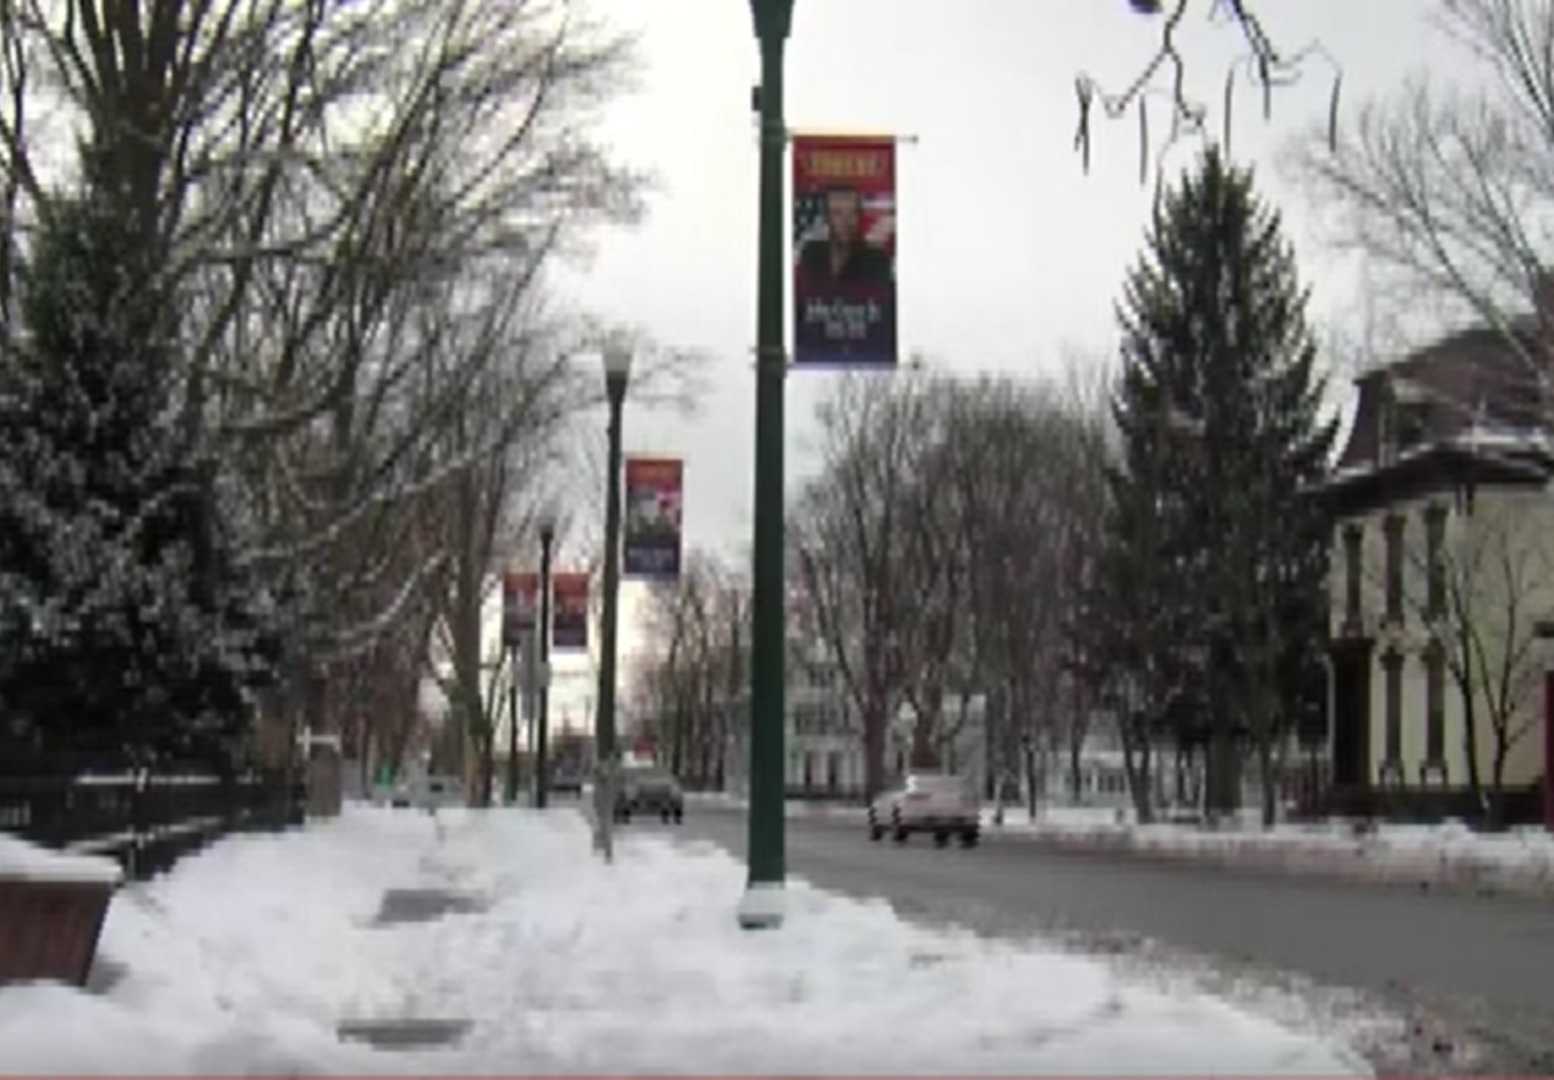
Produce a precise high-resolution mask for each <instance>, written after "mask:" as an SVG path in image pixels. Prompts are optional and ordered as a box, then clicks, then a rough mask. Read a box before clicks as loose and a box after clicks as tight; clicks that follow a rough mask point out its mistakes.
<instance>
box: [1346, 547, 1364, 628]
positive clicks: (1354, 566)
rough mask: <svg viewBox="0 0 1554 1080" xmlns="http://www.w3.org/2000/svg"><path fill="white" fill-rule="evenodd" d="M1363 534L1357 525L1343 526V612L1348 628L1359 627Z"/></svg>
mask: <svg viewBox="0 0 1554 1080" xmlns="http://www.w3.org/2000/svg"><path fill="white" fill-rule="evenodd" d="M1363 538H1364V533H1363V532H1362V531H1361V529H1360V527H1359V526H1358V525H1345V526H1344V575H1345V576H1344V611H1345V618H1346V620H1347V621H1348V623H1349V625H1350V626H1353V627H1358V626H1359V625H1360V570H1361V564H1360V559H1361V556H1362V551H1361V547H1360V543H1361V540H1362V539H1363Z"/></svg>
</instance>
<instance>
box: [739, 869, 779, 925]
mask: <svg viewBox="0 0 1554 1080" xmlns="http://www.w3.org/2000/svg"><path fill="white" fill-rule="evenodd" d="M786 908H787V900H786V897H785V895H784V893H783V888H782V883H781V882H759V881H758V882H752V883H751V884H750V885H749V886H748V887H747V888H746V889H745V895H744V896H742V897H740V900H739V911H738V916H739V927H740V929H741V930H776V929H778V928H779V927H781V926H782V917H783V913H784V911H785V910H786Z"/></svg>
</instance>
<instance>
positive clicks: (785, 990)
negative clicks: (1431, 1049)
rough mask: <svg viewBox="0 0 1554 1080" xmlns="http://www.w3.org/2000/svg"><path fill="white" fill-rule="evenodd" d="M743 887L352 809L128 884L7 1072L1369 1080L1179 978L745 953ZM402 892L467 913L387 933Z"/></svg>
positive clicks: (562, 831) (686, 865) (974, 942)
mask: <svg viewBox="0 0 1554 1080" xmlns="http://www.w3.org/2000/svg"><path fill="white" fill-rule="evenodd" d="M743 885H744V868H743V866H742V865H741V864H740V863H738V862H736V861H735V860H734V859H732V858H731V857H730V856H728V855H727V854H725V853H723V852H722V851H721V850H719V849H716V848H714V847H712V846H710V845H700V844H683V845H682V844H678V843H676V842H675V841H673V840H670V839H668V838H665V837H663V836H654V835H645V834H638V835H628V836H626V837H624V838H623V839H622V841H621V843H620V847H619V850H618V852H617V858H616V861H615V863H614V865H612V866H606V865H604V864H602V863H601V862H600V861H599V860H597V859H595V858H594V857H592V856H591V854H590V852H589V836H588V829H587V826H586V824H585V823H584V821H583V820H582V817H581V815H579V814H577V813H576V812H575V811H568V810H564V809H556V810H551V811H547V812H539V813H536V812H533V811H526V810H498V811H490V812H485V813H480V812H473V811H444V812H441V813H439V814H438V816H437V817H436V818H435V819H433V818H432V817H430V816H428V815H425V814H422V813H418V812H414V811H404V810H400V811H393V810H384V809H377V808H370V807H364V806H351V807H348V808H347V811H346V813H345V814H344V815H343V816H342V817H341V818H340V819H338V820H334V821H330V822H327V823H319V824H312V825H310V826H309V827H308V828H306V829H303V830H297V831H293V832H289V833H284V834H269V835H246V836H234V837H230V838H227V839H225V840H223V841H221V842H219V843H217V844H216V845H214V846H213V847H211V848H210V849H208V850H206V851H204V852H202V853H200V854H198V855H196V856H191V857H189V858H187V859H185V860H183V861H182V862H180V863H179V864H178V865H177V866H176V867H175V868H174V870H173V871H172V872H171V873H170V874H168V875H166V876H164V877H162V878H159V879H157V880H154V881H152V882H149V883H142V884H131V885H127V886H125V887H124V888H123V889H122V890H121V891H120V893H119V894H118V896H117V897H116V898H115V900H114V902H113V906H112V908H111V909H110V913H109V917H108V921H107V924H106V926H105V928H104V932H103V939H102V945H101V950H100V953H99V964H100V965H101V966H102V968H103V970H104V971H108V972H114V973H116V976H117V977H116V979H115V980H114V981H112V982H111V984H110V985H108V987H107V988H106V989H105V990H100V991H98V992H87V991H79V990H74V989H70V988H66V987H63V986H56V985H40V984H34V985H23V986H10V987H4V988H0V1073H31V1074H40V1073H41V1074H66V1073H68V1074H75V1075H83V1074H94V1073H114V1074H119V1075H123V1074H128V1073H158V1074H164V1075H169V1074H177V1075H188V1074H195V1073H200V1074H210V1073H226V1074H232V1073H242V1072H262V1073H266V1074H272V1075H273V1074H292V1075H298V1074H300V1075H309V1074H336V1075H343V1074H355V1075H364V1074H374V1073H400V1074H410V1073H420V1074H425V1073H437V1074H441V1075H453V1074H462V1075H469V1074H482V1073H484V1074H493V1073H503V1074H509V1075H512V1074H525V1073H528V1074H534V1073H550V1074H557V1073H570V1074H594V1075H598V1074H601V1073H611V1072H613V1073H626V1074H643V1073H659V1074H664V1073H678V1074H692V1073H696V1074H718V1073H722V1074H751V1073H765V1074H769V1075H770V1074H789V1075H815V1074H852V1075H860V1074H881V1073H895V1074H912V1075H925V1074H935V1073H957V1074H975V1073H981V1074H995V1073H996V1074H1005V1075H1008V1074H1026V1075H1030V1074H1057V1073H1062V1074H1068V1075H1075V1074H1111V1075H1116V1074H1123V1073H1135V1074H1157V1075H1158V1074H1184V1073H1195V1074H1198V1073H1221V1074H1226V1073H1235V1074H1241V1075H1251V1074H1259V1075H1272V1074H1283V1075H1307V1076H1310V1075H1324V1076H1331V1075H1337V1074H1354V1073H1366V1072H1368V1070H1367V1069H1366V1067H1365V1065H1364V1062H1363V1061H1362V1060H1360V1058H1359V1057H1358V1055H1356V1054H1355V1053H1353V1052H1352V1051H1351V1050H1349V1049H1348V1048H1346V1047H1344V1046H1342V1045H1340V1044H1338V1043H1336V1042H1334V1041H1332V1039H1331V1033H1330V1032H1328V1033H1324V1034H1322V1035H1318V1034H1315V1033H1313V1031H1311V1030H1300V1031H1297V1030H1292V1029H1290V1028H1287V1027H1282V1026H1280V1025H1278V1024H1275V1023H1274V1022H1272V1021H1271V1020H1268V1019H1265V1018H1263V1017H1262V1016H1259V1015H1254V1014H1252V1013H1250V1012H1247V1011H1245V1010H1244V1009H1242V1008H1240V1007H1238V1006H1236V1005H1232V1004H1230V1003H1229V1002H1227V1001H1224V1000H1220V999H1217V998H1214V997H1211V996H1209V995H1207V994H1206V993H1204V992H1202V991H1200V990H1198V989H1195V988H1193V986H1191V985H1189V983H1188V981H1187V980H1186V979H1185V978H1173V977H1171V976H1170V974H1169V973H1166V972H1162V973H1160V975H1159V977H1158V978H1150V979H1148V980H1147V981H1141V977H1140V976H1139V975H1137V974H1132V975H1130V974H1125V973H1124V972H1123V971H1122V969H1121V968H1120V967H1118V966H1116V965H1113V964H1109V963H1107V962H1106V961H1103V960H1100V959H1091V958H1087V957H1083V956H1077V955H1074V954H1072V953H1069V952H1065V951H1063V950H1061V949H1059V948H1057V947H1056V946H1052V945H1048V944H1044V943H1041V942H1032V943H1028V944H1022V945H1014V944H1010V943H1007V942H993V941H988V940H985V939H979V938H976V937H974V936H971V935H969V934H963V933H955V932H948V931H940V930H929V929H926V928H922V927H918V926H914V925H912V924H908V923H905V922H903V921H902V920H900V919H899V918H897V917H896V916H895V915H894V913H893V912H892V911H891V910H890V908H889V907H888V906H887V905H886V904H884V903H883V902H873V903H868V902H860V901H855V900H851V899H845V898H841V897H837V896H832V895H830V894H827V893H824V892H822V891H819V890H816V889H813V888H810V887H808V886H806V885H805V884H804V883H802V882H799V881H792V880H790V882H789V885H788V890H787V892H788V916H787V921H786V924H785V926H784V927H783V928H782V929H781V930H779V931H767V932H754V933H752V932H748V931H742V930H740V929H739V928H738V926H737V924H736V920H735V917H734V911H735V905H736V903H737V901H738V899H739V896H740V894H741V892H742V890H743ZM400 889H420V890H447V891H452V892H455V893H457V894H459V895H461V896H463V897H465V898H467V900H468V901H469V902H470V904H469V908H470V909H469V910H465V911H463V912H461V913H453V914H445V915H442V916H440V917H436V918H431V919H427V920H425V921H410V922H403V921H398V922H392V923H381V922H379V921H378V915H379V913H380V909H381V908H382V906H383V903H384V898H385V894H386V893H389V892H390V891H391V890H400ZM393 1019H423V1020H461V1021H468V1022H469V1027H468V1029H467V1031H466V1032H465V1034H464V1036H463V1038H462V1039H460V1040H459V1041H458V1042H456V1043H455V1044H453V1045H451V1046H448V1047H443V1048H438V1049H415V1050H407V1051H386V1050H377V1049H373V1048H371V1047H369V1046H367V1045H364V1044H361V1043H355V1042H345V1041H341V1040H340V1038H339V1037H338V1030H339V1027H340V1025H342V1024H343V1023H346V1022H349V1021H364V1020H393ZM1315 1025H1316V1022H1315V1021H1313V1024H1312V1025H1308V1027H1314V1026H1315Z"/></svg>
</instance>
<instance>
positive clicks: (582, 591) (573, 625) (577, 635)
mask: <svg viewBox="0 0 1554 1080" xmlns="http://www.w3.org/2000/svg"><path fill="white" fill-rule="evenodd" d="M551 589H552V592H553V593H554V596H555V601H556V611H555V615H554V616H553V618H552V621H551V639H552V641H553V642H554V644H555V647H556V648H557V649H586V648H588V575H587V574H557V575H556V576H555V577H553V578H551Z"/></svg>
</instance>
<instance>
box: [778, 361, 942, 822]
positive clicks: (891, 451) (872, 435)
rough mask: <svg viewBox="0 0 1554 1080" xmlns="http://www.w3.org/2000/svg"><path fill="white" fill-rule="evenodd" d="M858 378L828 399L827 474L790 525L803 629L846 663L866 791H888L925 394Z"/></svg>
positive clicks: (824, 427) (902, 674) (902, 671)
mask: <svg viewBox="0 0 1554 1080" xmlns="http://www.w3.org/2000/svg"><path fill="white" fill-rule="evenodd" d="M880 389H881V387H880V383H879V380H878V379H870V378H868V377H849V378H846V379H844V380H843V381H842V382H841V383H840V384H839V385H838V387H837V390H836V391H835V393H834V394H833V395H832V396H831V397H830V398H828V399H827V400H826V401H825V402H823V403H822V405H821V406H820V410H819V420H820V426H821V432H822V439H823V454H824V464H823V466H822V472H821V475H820V476H819V477H817V478H816V479H815V480H814V481H813V482H811V483H810V484H808V485H807V486H806V487H805V489H804V491H803V493H802V494H801V496H800V498H799V500H798V506H797V507H796V510H795V512H794V513H793V515H792V526H791V528H790V531H789V536H790V542H791V543H792V544H793V547H794V551H795V557H796V558H797V560H798V565H799V575H800V581H801V582H802V586H803V591H802V596H803V599H804V604H803V605H802V610H801V614H802V617H803V623H802V625H805V626H806V628H808V629H812V630H813V632H814V634H815V636H816V637H817V638H818V639H819V640H821V641H823V642H824V643H825V645H826V648H827V649H828V651H829V652H830V654H831V656H832V657H833V658H834V659H835V661H836V663H837V667H838V670H839V671H840V674H841V680H842V684H843V686H844V688H845V690H846V693H847V696H848V699H849V701H850V703H851V705H852V710H853V712H854V713H855V714H856V715H857V716H858V717H859V718H860V720H861V722H862V727H863V730H862V737H863V759H864V788H865V793H866V796H867V797H869V798H873V796H874V795H875V794H877V793H878V792H879V791H880V790H882V788H883V787H884V780H885V740H886V735H887V730H888V728H889V726H890V725H891V724H892V723H894V721H895V719H896V714H897V711H898V709H899V708H900V705H901V703H902V701H903V700H904V695H905V693H906V689H907V681H908V678H907V667H906V654H905V648H906V645H907V641H906V636H907V633H908V629H909V628H908V626H907V619H908V618H909V617H910V605H911V603H912V602H913V601H912V599H911V598H910V597H908V596H907V595H905V593H904V588H905V586H906V581H907V577H906V571H905V564H906V560H907V558H908V555H907V544H906V541H905V538H904V537H905V530H906V529H907V528H908V527H909V522H907V521H906V520H905V515H906V513H907V510H906V507H907V502H906V494H907V488H908V485H909V484H910V483H911V482H912V480H911V477H910V475H909V464H908V463H909V461H910V453H911V450H912V447H913V445H914V439H915V438H916V437H917V429H918V425H919V422H920V409H921V407H922V404H923V401H922V394H921V391H920V390H918V389H916V388H915V387H914V386H912V385H910V384H908V385H905V386H903V385H900V384H892V387H891V389H890V390H889V392H886V393H880Z"/></svg>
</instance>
